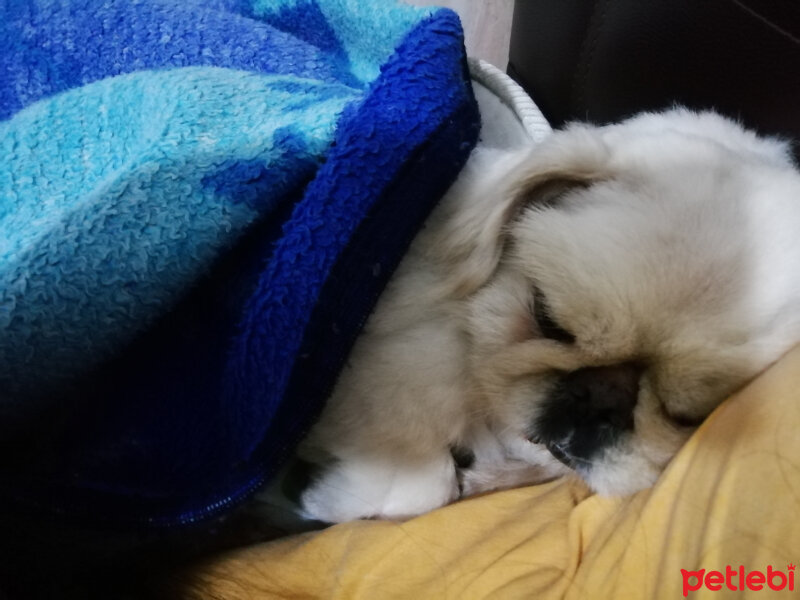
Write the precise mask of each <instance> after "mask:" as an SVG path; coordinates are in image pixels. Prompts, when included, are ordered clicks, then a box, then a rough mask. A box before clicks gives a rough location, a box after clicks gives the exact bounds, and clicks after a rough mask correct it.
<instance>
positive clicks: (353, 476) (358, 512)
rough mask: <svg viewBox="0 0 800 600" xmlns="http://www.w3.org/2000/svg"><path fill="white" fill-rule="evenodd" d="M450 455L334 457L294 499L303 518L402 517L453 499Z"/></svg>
mask: <svg viewBox="0 0 800 600" xmlns="http://www.w3.org/2000/svg"><path fill="white" fill-rule="evenodd" d="M458 495H459V492H458V481H457V480H456V472H455V465H454V464H453V459H452V457H451V456H450V454H447V453H443V454H442V455H441V456H436V457H431V458H429V459H428V460H424V461H420V460H417V461H407V460H400V459H397V458H395V459H391V458H387V457H375V456H369V457H358V458H350V459H347V460H339V461H337V462H335V463H332V464H331V465H330V466H329V467H327V468H326V469H325V470H323V471H322V473H320V474H319V475H318V476H317V477H316V478H315V479H314V481H313V482H312V483H311V485H310V486H309V487H308V488H306V490H305V491H304V492H303V493H302V495H301V498H300V504H301V506H302V509H303V512H304V513H305V514H306V516H307V517H308V518H312V519H317V520H320V521H326V522H328V523H341V522H343V521H352V520H355V519H364V518H377V519H405V518H408V517H413V516H416V515H419V514H422V513H424V512H427V511H429V510H433V509H435V508H439V507H440V506H444V505H445V504H448V503H449V502H452V501H453V500H455V499H457V498H458Z"/></svg>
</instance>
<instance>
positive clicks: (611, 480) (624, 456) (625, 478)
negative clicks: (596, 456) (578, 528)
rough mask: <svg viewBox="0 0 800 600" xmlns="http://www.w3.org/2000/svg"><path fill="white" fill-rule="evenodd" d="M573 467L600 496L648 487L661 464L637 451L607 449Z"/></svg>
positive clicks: (627, 493)
mask: <svg viewBox="0 0 800 600" xmlns="http://www.w3.org/2000/svg"><path fill="white" fill-rule="evenodd" d="M575 471H576V473H577V474H578V475H579V476H580V477H581V479H583V480H584V481H585V482H586V483H587V485H588V486H589V487H590V488H591V489H592V490H593V491H595V492H597V493H598V494H600V495H601V496H627V495H629V494H633V493H635V492H638V491H640V490H643V489H646V488H649V487H651V486H652V485H653V484H654V483H655V482H656V480H657V479H658V477H659V475H660V474H661V471H662V468H661V467H659V466H657V465H655V464H653V463H652V462H651V461H649V460H648V459H647V458H645V457H643V456H641V455H637V454H632V453H627V452H623V451H621V450H618V449H609V450H607V451H606V453H605V455H604V456H603V459H602V460H599V461H597V462H593V463H592V464H591V465H590V466H588V467H583V466H579V467H577V468H576V469H575Z"/></svg>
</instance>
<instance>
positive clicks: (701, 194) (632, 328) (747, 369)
mask: <svg viewBox="0 0 800 600" xmlns="http://www.w3.org/2000/svg"><path fill="white" fill-rule="evenodd" d="M508 161H509V163H511V164H509V165H507V166H505V167H504V168H503V169H502V174H501V175H499V176H497V177H495V178H494V184H493V185H494V190H495V191H496V190H500V191H499V193H498V200H497V201H496V202H494V203H493V204H492V209H491V211H490V212H489V213H479V212H475V213H473V215H472V217H473V218H472V220H473V221H474V222H472V221H470V217H469V215H468V216H466V217H465V220H464V221H463V222H461V223H460V224H459V227H461V228H462V232H461V233H460V234H459V235H462V237H463V238H464V239H466V238H467V237H469V235H471V234H470V232H469V231H468V230H469V228H471V227H472V228H477V227H481V228H482V233H481V234H480V235H478V234H475V235H476V237H477V238H478V239H480V240H481V241H480V243H478V244H477V245H475V246H472V247H468V246H467V245H463V246H458V244H457V243H456V245H455V246H454V248H456V250H454V252H455V253H456V254H457V253H458V251H461V252H462V255H461V256H460V257H458V260H455V259H454V265H459V266H457V267H455V266H454V280H455V281H456V283H457V285H458V286H459V289H460V290H461V292H462V293H463V294H464V295H465V297H466V302H467V306H468V311H469V315H470V334H471V338H472V350H471V353H472V354H471V361H472V369H473V372H474V375H475V377H476V380H477V383H478V387H479V389H480V390H481V393H482V398H483V400H482V401H481V402H482V405H483V408H484V409H485V411H486V413H487V415H488V418H489V420H490V422H491V423H492V426H493V427H495V428H497V429H498V430H502V431H504V432H506V433H508V432H511V433H512V434H513V435H515V436H519V437H524V438H526V439H528V440H530V442H531V443H532V444H540V445H543V446H545V447H546V448H547V449H548V450H549V451H550V452H551V453H552V454H553V456H555V457H556V458H558V459H559V460H560V461H562V462H563V463H565V464H566V465H568V466H569V467H570V468H572V469H573V470H574V471H576V472H577V473H578V474H579V475H580V476H582V477H583V478H584V479H585V480H586V481H587V482H588V483H589V484H590V485H591V486H592V487H593V488H594V489H596V490H597V491H600V492H602V493H627V492H631V491H634V490H637V489H640V488H643V487H646V486H648V485H650V484H651V483H653V481H654V480H655V478H656V477H657V476H658V474H659V473H660V472H661V470H662V469H663V467H664V465H665V464H666V463H667V462H668V461H669V459H670V458H671V457H672V456H673V455H674V454H675V453H676V451H677V450H678V448H679V447H680V446H681V445H682V444H683V442H684V441H685V440H686V438H687V437H688V436H689V435H690V434H691V432H692V431H693V430H694V429H695V428H696V427H697V426H698V425H699V424H700V423H701V422H702V421H703V419H704V418H705V417H706V416H708V414H709V413H710V412H711V411H712V410H713V409H714V408H715V407H716V406H717V405H718V404H719V403H720V402H721V401H722V400H724V399H725V398H726V396H728V395H729V394H730V393H731V392H732V391H734V390H736V389H737V388H738V387H740V386H742V385H743V384H744V383H745V382H746V381H747V380H748V379H750V378H752V377H753V376H754V375H755V374H757V373H758V372H759V371H760V370H763V369H764V368H765V367H766V366H767V365H769V364H770V363H771V362H773V361H774V360H776V359H777V358H778V357H779V356H780V355H781V354H782V353H784V352H785V351H786V350H787V349H788V348H789V347H790V346H791V345H793V344H794V343H796V342H797V341H799V340H800V317H799V315H800V306H799V303H800V176H799V175H798V174H797V172H796V170H795V169H794V167H793V165H792V163H791V160H790V159H789V157H788V152H787V149H786V148H785V146H784V145H783V144H781V143H780V142H777V141H775V140H771V139H764V138H759V137H757V136H755V135H754V134H752V133H751V132H748V131H745V130H743V129H742V128H740V127H739V126H738V125H736V124H734V123H732V122H730V121H727V120H725V119H723V118H721V117H719V116H717V115H714V114H710V113H705V114H695V113H690V112H688V111H683V110H675V111H671V112H668V113H663V114H658V115H644V116H640V117H637V118H634V119H632V120H629V121H626V122H624V123H622V124H619V125H612V126H607V127H600V128H596V127H590V126H583V125H575V126H571V127H569V128H567V129H566V130H564V131H562V132H557V133H554V134H553V135H552V136H551V137H550V138H549V139H548V140H547V141H545V142H544V144H542V145H540V146H539V147H537V148H536V149H534V150H532V151H531V152H530V153H528V154H526V155H524V156H521V157H520V156H516V157H515V158H509V159H508ZM456 238H458V236H456Z"/></svg>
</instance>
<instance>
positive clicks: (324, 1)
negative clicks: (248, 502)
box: [0, 0, 478, 525]
mask: <svg viewBox="0 0 800 600" xmlns="http://www.w3.org/2000/svg"><path fill="white" fill-rule="evenodd" d="M0 57H2V61H0V149H1V150H2V157H3V160H2V162H0V448H1V449H3V452H2V454H3V456H2V457H0V500H2V502H3V503H5V505H6V506H7V507H12V508H15V507H16V508H18V507H21V506H24V507H26V509H33V510H43V511H48V512H54V513H58V514H63V515H67V516H70V517H77V518H83V519H90V520H93V521H98V520H102V521H105V522H112V523H115V524H122V525H129V524H150V525H173V524H176V523H185V522H191V521H195V520H197V519H201V518H204V517H207V516H211V515H213V514H216V513H219V512H221V511H223V510H225V509H226V508H227V507H229V506H232V505H233V504H235V503H236V502H237V501H239V500H240V499H242V498H244V497H246V496H247V494H248V493H250V492H251V491H252V490H253V489H255V488H256V487H257V486H259V485H260V484H261V483H262V482H264V481H265V480H266V479H268V478H269V477H270V476H271V475H272V474H273V473H274V472H275V470H276V469H277V467H278V466H279V465H280V464H281V462H282V461H283V460H284V459H285V458H286V456H287V454H288V453H290V452H291V450H292V448H293V447H294V445H295V444H296V443H297V441H298V440H299V438H300V437H301V436H302V434H303V433H304V432H306V431H307V429H308V427H309V426H310V423H311V422H312V420H313V418H314V417H315V416H316V415H317V414H318V412H319V410H320V408H321V406H322V404H323V402H324V399H325V398H326V396H327V395H328V393H329V392H330V390H331V387H332V386H333V385H334V383H335V380H336V377H337V374H338V372H339V369H340V368H341V366H342V364H343V362H344V361H345V360H346V356H347V353H348V351H349V350H350V348H351V345H352V343H353V341H354V339H355V337H356V336H357V334H358V331H359V329H360V327H361V326H362V325H363V323H364V321H365V319H366V318H367V316H368V314H369V312H370V310H371V309H372V308H373V306H374V303H375V301H376V299H377V297H378V295H379V294H380V292H381V290H382V288H383V286H384V285H385V283H386V281H387V279H388V277H389V276H390V275H391V273H392V271H393V269H394V268H395V266H396V265H397V263H398V262H399V260H400V258H401V257H402V255H403V253H404V251H405V249H406V248H407V246H408V244H409V243H410V240H411V239H412V237H413V235H414V234H415V232H416V231H417V229H418V228H419V226H420V224H421V223H422V221H423V220H424V218H425V216H426V215H427V214H428V213H429V211H430V209H431V208H432V206H433V205H434V203H435V202H436V200H437V199H438V198H439V197H440V196H441V194H442V193H443V192H444V190H445V189H446V188H447V186H448V185H449V183H450V182H452V180H453V179H454V177H455V176H456V174H457V173H458V170H459V169H460V167H461V165H462V164H463V162H464V160H465V159H466V156H467V154H468V152H469V150H470V149H471V147H472V145H473V144H474V142H475V140H476V136H477V129H478V114H477V109H476V106H475V103H474V99H473V97H472V93H471V88H470V86H469V79H468V75H467V73H466V69H465V63H464V56H463V44H462V38H461V30H460V25H459V23H458V20H457V18H456V16H455V15H454V14H453V13H452V12H450V11H446V10H440V9H434V10H430V9H419V8H414V7H410V6H406V5H403V4H399V3H395V2H394V1H392V0H175V1H168V0H161V1H159V0H119V1H106V0H15V1H13V2H0Z"/></svg>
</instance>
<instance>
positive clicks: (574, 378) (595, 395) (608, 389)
mask: <svg viewBox="0 0 800 600" xmlns="http://www.w3.org/2000/svg"><path fill="white" fill-rule="evenodd" d="M641 373H642V368H641V366H640V365H638V364H636V363H632V362H626V363H620V364H615V365H608V366H602V367H586V368H583V369H578V370H577V371H571V372H569V373H565V374H564V375H562V376H561V377H560V378H559V379H558V381H557V382H556V384H555V386H554V387H553V389H552V391H551V392H550V394H548V396H547V399H546V400H545V402H544V405H543V406H542V408H541V411H540V413H539V416H538V418H536V420H535V422H534V423H533V426H532V428H531V436H530V439H531V441H534V442H536V443H541V444H543V445H544V446H545V447H546V448H547V449H548V450H549V451H550V453H551V454H552V455H553V456H554V457H555V458H556V459H558V460H559V461H561V462H562V463H564V464H565V465H567V466H569V467H570V468H573V469H580V467H581V466H588V465H589V464H590V463H591V460H592V459H593V458H596V457H597V455H598V454H600V453H602V452H603V451H604V450H606V449H607V448H610V447H612V446H614V445H615V444H616V443H617V442H618V441H619V440H620V439H621V438H622V437H623V436H625V435H627V434H629V433H630V432H631V431H633V409H634V408H635V406H636V401H637V398H638V396H639V379H640V377H641Z"/></svg>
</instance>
